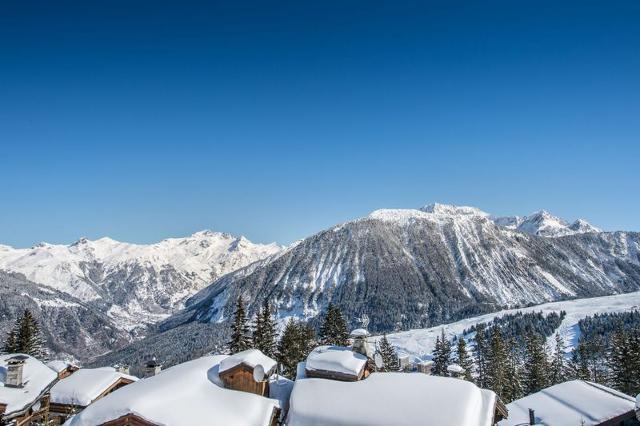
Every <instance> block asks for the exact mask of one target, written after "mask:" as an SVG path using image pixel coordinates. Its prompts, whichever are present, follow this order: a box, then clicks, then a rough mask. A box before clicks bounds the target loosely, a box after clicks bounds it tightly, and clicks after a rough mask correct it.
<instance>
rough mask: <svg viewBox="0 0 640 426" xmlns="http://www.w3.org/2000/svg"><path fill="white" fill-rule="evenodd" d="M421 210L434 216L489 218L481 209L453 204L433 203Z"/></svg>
mask: <svg viewBox="0 0 640 426" xmlns="http://www.w3.org/2000/svg"><path fill="white" fill-rule="evenodd" d="M419 210H420V211H423V212H425V213H433V214H439V215H447V216H458V215H467V216H489V215H488V214H487V213H485V212H483V211H482V210H480V209H479V208H476V207H469V206H456V205H453V204H440V203H432V204H428V205H426V206H424V207H421V208H420V209H419Z"/></svg>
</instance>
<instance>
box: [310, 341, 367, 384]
mask: <svg viewBox="0 0 640 426" xmlns="http://www.w3.org/2000/svg"><path fill="white" fill-rule="evenodd" d="M370 368H371V363H370V360H369V359H368V358H367V357H366V356H365V355H363V354H361V353H357V352H354V351H352V350H351V348H347V347H343V346H319V347H317V348H315V349H314V350H313V351H311V353H310V354H309V356H308V357H307V361H306V363H305V375H306V377H310V378H320V379H329V380H339V381H344V382H356V381H358V380H362V379H364V378H366V377H368V376H369V373H370Z"/></svg>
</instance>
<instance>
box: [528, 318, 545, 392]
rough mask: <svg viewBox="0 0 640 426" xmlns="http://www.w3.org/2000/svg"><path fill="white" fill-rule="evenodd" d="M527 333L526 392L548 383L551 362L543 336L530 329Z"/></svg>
mask: <svg viewBox="0 0 640 426" xmlns="http://www.w3.org/2000/svg"><path fill="white" fill-rule="evenodd" d="M526 333H527V334H526V335H525V365H526V369H525V380H524V384H525V391H526V394H527V395H529V394H532V393H535V392H538V391H540V390H542V389H544V388H545V387H547V384H548V377H547V372H548V370H549V363H548V361H547V354H546V351H545V347H544V340H543V338H542V336H540V335H538V334H536V333H535V332H533V331H531V330H528V331H527V332H526Z"/></svg>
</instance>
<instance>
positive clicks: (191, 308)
mask: <svg viewBox="0 0 640 426" xmlns="http://www.w3.org/2000/svg"><path fill="white" fill-rule="evenodd" d="M639 248H640V234H637V233H626V232H616V233H604V232H588V233H572V234H569V235H563V236H555V237H554V238H549V237H546V236H540V235H533V233H529V232H523V231H521V230H514V229H510V228H509V227H507V226H500V225H497V224H496V223H495V222H494V219H492V218H491V217H490V215H488V214H486V213H484V212H481V211H480V210H477V209H473V208H468V207H463V208H460V207H455V206H443V205H435V206H430V207H428V208H423V209H421V210H378V211H375V212H373V213H372V214H371V215H369V216H368V217H365V218H362V219H359V220H355V221H352V222H348V223H345V224H342V225H339V226H336V227H334V228H331V229H329V230H326V231H323V232H320V233H318V234H316V235H313V236H311V237H309V238H307V239H305V240H303V241H301V242H300V243H298V244H297V245H296V246H294V247H291V248H289V249H287V250H286V251H284V252H282V253H280V254H279V255H278V256H275V257H274V258H273V259H271V260H269V261H263V262H262V264H259V265H252V266H251V268H250V269H248V270H239V271H237V272H235V273H233V274H230V275H227V276H225V277H222V278H221V279H220V280H219V281H217V282H216V283H214V284H213V285H211V286H210V287H208V288H206V289H205V290H203V291H202V292H200V293H199V294H198V295H196V296H194V298H192V299H191V300H190V301H188V302H187V309H186V310H185V311H184V312H181V313H179V314H177V315H176V316H174V317H172V318H171V319H170V320H168V321H167V322H166V323H164V324H163V327H164V328H165V329H166V328H170V327H173V326H175V325H176V324H181V323H186V322H190V321H202V322H207V321H210V322H223V321H225V320H226V319H227V318H229V317H230V316H231V315H232V313H233V301H234V300H235V298H236V297H237V296H238V295H242V296H243V297H245V298H246V299H247V300H248V301H249V302H250V304H251V306H250V308H251V309H255V307H256V306H257V305H259V303H261V302H262V300H264V299H269V300H271V301H273V302H274V303H275V304H276V305H277V308H278V315H279V317H281V318H286V317H289V316H295V317H300V318H306V319H313V318H315V317H316V316H317V315H318V314H319V313H320V312H321V311H322V310H323V309H324V308H325V307H326V305H327V304H328V303H329V302H330V301H331V302H333V303H337V304H338V305H339V306H340V307H341V308H342V309H343V311H344V312H345V313H346V315H347V318H349V319H350V320H351V321H352V325H355V323H354V321H355V319H356V318H358V317H359V316H361V315H362V314H365V313H366V314H367V315H368V316H369V317H370V318H371V323H370V326H369V327H370V328H371V329H372V330H373V331H391V330H394V329H407V328H422V327H427V326H431V325H435V324H439V323H443V322H449V321H453V320H456V319H460V318H464V317H468V316H471V315H474V314H478V313H483V312H490V311H494V310H497V309H499V308H501V307H505V306H521V305H526V304H535V303H543V302H548V301H554V300H560V299H567V298H576V297H592V296H602V295H609V294H616V293H621V292H629V291H635V290H639V289H640V257H639V254H638V253H639Z"/></svg>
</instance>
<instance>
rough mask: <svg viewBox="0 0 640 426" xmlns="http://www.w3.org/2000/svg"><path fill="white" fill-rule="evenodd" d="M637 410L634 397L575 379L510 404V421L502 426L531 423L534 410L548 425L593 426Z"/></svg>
mask: <svg viewBox="0 0 640 426" xmlns="http://www.w3.org/2000/svg"><path fill="white" fill-rule="evenodd" d="M634 407H635V401H634V399H633V398H632V397H630V396H627V395H625V394H623V393H620V392H618V391H615V390H613V389H610V388H608V387H606V386H602V385H598V384H595V383H591V382H586V381H582V380H571V381H569V382H564V383H560V384H558V385H554V386H551V387H549V388H546V389H543V390H541V391H540V392H536V393H534V394H531V395H529V396H525V397H524V398H521V399H518V400H516V401H513V402H512V403H510V404H508V405H507V408H508V410H509V418H508V419H505V420H502V421H501V422H500V423H499V425H500V426H512V425H520V424H522V423H524V424H528V423H529V409H530V408H531V409H533V410H534V411H535V417H536V421H537V422H538V423H541V424H544V425H545V426H565V425H570V424H576V425H580V424H582V425H584V426H591V425H598V424H600V423H603V422H604V421H606V420H609V419H612V418H614V417H617V416H619V415H621V414H624V413H628V412H630V411H633V410H634Z"/></svg>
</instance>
